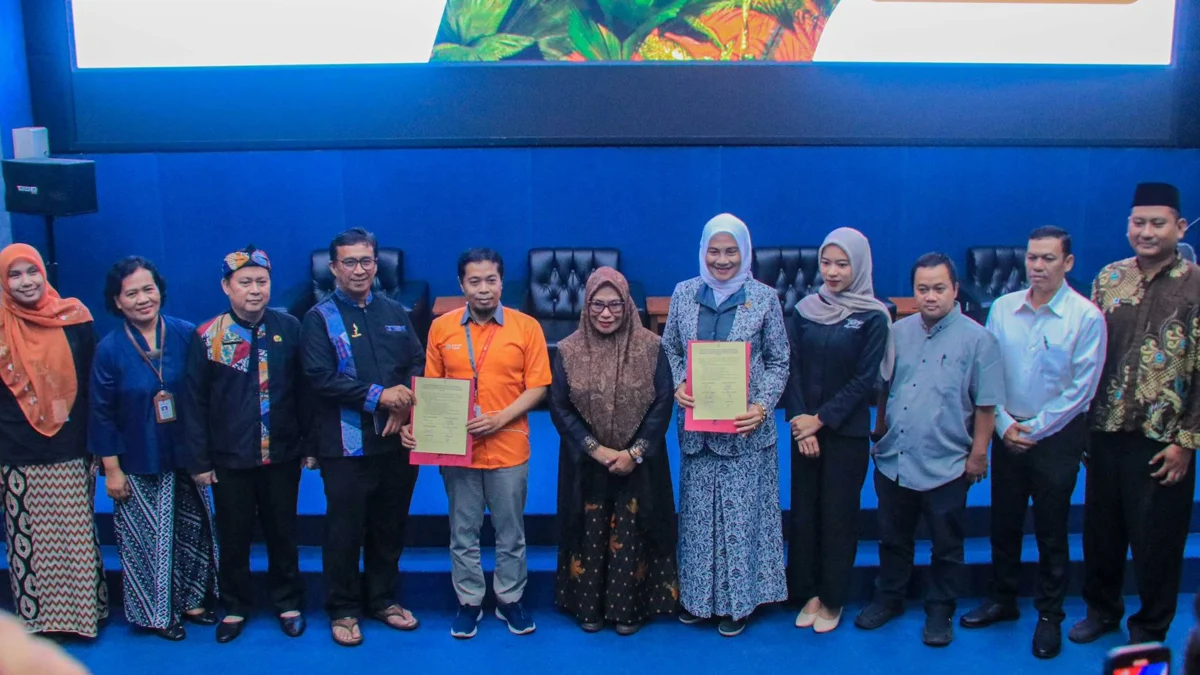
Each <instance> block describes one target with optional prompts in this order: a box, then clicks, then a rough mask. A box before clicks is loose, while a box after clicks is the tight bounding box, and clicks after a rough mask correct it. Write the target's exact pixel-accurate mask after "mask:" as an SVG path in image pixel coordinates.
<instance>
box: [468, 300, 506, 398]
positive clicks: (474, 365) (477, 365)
mask: <svg viewBox="0 0 1200 675" xmlns="http://www.w3.org/2000/svg"><path fill="white" fill-rule="evenodd" d="M463 329H464V330H465V331H466V333H467V356H469V357H470V358H471V372H472V373H473V374H474V375H475V397H476V398H479V373H480V371H482V370H483V362H484V360H486V359H487V355H488V349H489V348H490V347H491V346H492V338H494V337H496V333H499V332H500V327H499V326H496V327H495V328H493V329H492V330H489V331H488V336H487V339H486V340H484V341H483V351H481V352H479V361H478V362H476V361H475V346H474V345H473V344H472V342H471V321H470V320H469V319H468V320H467V323H466V324H465V325H464V326H463Z"/></svg>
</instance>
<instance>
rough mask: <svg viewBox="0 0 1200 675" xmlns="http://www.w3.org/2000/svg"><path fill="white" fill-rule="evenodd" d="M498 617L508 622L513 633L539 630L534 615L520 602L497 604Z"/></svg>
mask: <svg viewBox="0 0 1200 675" xmlns="http://www.w3.org/2000/svg"><path fill="white" fill-rule="evenodd" d="M496 618H497V619H500V620H501V621H503V622H504V623H506V624H508V632H510V633H512V634H513V635H528V634H530V633H532V632H533V631H535V630H537V626H535V625H534V624H533V617H532V616H529V613H528V612H526V611H525V608H524V607H522V606H521V603H520V602H510V603H508V604H507V605H506V604H504V603H500V604H498V605H496Z"/></svg>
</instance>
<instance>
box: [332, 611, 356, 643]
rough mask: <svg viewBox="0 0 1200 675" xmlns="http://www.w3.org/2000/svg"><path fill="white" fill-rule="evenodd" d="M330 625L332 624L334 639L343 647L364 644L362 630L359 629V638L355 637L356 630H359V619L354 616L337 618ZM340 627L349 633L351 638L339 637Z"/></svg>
mask: <svg viewBox="0 0 1200 675" xmlns="http://www.w3.org/2000/svg"><path fill="white" fill-rule="evenodd" d="M329 626H330V630H331V632H332V634H333V641H334V642H336V643H338V644H339V645H341V646H343V647H357V646H359V645H361V644H362V642H363V638H362V631H359V633H358V639H357V640H356V639H354V631H355V630H358V619H355V618H353V617H347V618H345V619H335V620H334V621H333V622H332V623H330V624H329ZM339 628H341V629H342V630H344V631H346V632H347V633H349V634H350V638H349V639H345V640H343V639H341V638H339V637H338V629H339Z"/></svg>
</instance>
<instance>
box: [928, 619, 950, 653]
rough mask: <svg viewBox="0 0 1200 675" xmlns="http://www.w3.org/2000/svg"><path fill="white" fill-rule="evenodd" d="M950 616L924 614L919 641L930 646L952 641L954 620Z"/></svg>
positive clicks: (942, 645)
mask: <svg viewBox="0 0 1200 675" xmlns="http://www.w3.org/2000/svg"><path fill="white" fill-rule="evenodd" d="M950 619H951V617H948V616H946V617H942V616H936V615H934V616H926V617H925V630H924V632H922V634H921V641H922V642H924V643H925V644H927V645H929V646H930V647H945V646H947V645H949V644H950V643H951V642H954V622H953V621H951V620H950Z"/></svg>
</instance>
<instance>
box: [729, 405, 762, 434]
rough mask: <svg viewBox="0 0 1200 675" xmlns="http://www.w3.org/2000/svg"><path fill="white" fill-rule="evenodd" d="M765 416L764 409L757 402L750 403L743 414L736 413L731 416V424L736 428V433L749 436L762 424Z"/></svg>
mask: <svg viewBox="0 0 1200 675" xmlns="http://www.w3.org/2000/svg"><path fill="white" fill-rule="evenodd" d="M766 418H767V414H766V411H765V410H763V409H762V407H761V406H760V405H758V404H757V403H751V404H750V407H749V408H747V409H746V414H745V415H738V416H737V417H735V418H733V426H734V428H735V429H737V432H738V435H740V436H749V435H750V434H752V433H754V432H755V431H758V428H759V427H760V426H762V423H763V420H765V419H766Z"/></svg>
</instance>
